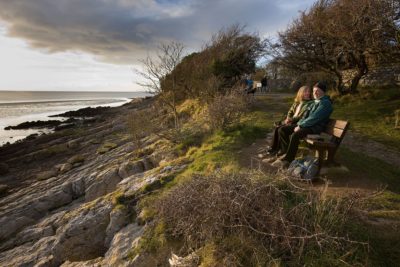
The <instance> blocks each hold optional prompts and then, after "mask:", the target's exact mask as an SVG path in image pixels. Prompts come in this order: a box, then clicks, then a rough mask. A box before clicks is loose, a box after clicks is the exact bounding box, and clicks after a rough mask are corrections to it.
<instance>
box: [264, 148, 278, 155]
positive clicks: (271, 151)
mask: <svg viewBox="0 0 400 267" xmlns="http://www.w3.org/2000/svg"><path fill="white" fill-rule="evenodd" d="M277 153H278V151H276V150H275V149H272V148H271V149H268V150H267V156H275V155H276V154H277Z"/></svg>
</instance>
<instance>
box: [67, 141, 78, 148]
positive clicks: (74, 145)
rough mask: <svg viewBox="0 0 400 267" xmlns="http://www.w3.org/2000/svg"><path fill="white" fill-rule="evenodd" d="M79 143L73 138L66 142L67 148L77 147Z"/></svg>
mask: <svg viewBox="0 0 400 267" xmlns="http://www.w3.org/2000/svg"><path fill="white" fill-rule="evenodd" d="M79 144H80V140H78V139H75V140H71V141H69V142H68V143H67V146H68V148H71V149H74V148H78V147H79Z"/></svg>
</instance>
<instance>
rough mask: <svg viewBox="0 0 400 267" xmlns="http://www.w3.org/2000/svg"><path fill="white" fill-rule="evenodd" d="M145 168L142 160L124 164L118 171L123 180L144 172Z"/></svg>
mask: <svg viewBox="0 0 400 267" xmlns="http://www.w3.org/2000/svg"><path fill="white" fill-rule="evenodd" d="M144 170H145V166H144V164H143V162H142V161H141V160H138V161H135V162H131V161H128V162H124V163H122V164H121V165H120V167H119V169H118V175H119V176H120V177H121V178H122V179H123V178H126V177H128V176H131V175H133V174H136V173H140V172H143V171H144Z"/></svg>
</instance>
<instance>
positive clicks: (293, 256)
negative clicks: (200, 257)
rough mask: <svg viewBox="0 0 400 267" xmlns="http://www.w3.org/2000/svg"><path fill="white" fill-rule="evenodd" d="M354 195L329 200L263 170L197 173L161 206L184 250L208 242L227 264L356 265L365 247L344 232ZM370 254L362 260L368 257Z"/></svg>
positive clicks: (169, 228) (167, 226) (167, 228)
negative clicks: (259, 172)
mask: <svg viewBox="0 0 400 267" xmlns="http://www.w3.org/2000/svg"><path fill="white" fill-rule="evenodd" d="M356 200H357V198H356V197H349V198H347V199H342V200H338V199H329V198H325V196H324V194H323V193H316V192H315V191H311V190H310V191H308V190H303V189H301V188H299V187H296V186H295V185H293V184H291V183H289V182H287V181H286V180H285V179H272V178H266V177H263V176H262V175H260V174H257V173H253V174H250V175H249V174H241V173H232V174H224V173H219V172H216V173H214V174H213V175H210V176H195V177H193V179H192V180H191V181H189V182H187V183H184V184H182V185H180V186H178V187H177V188H174V189H172V190H171V191H170V192H169V194H167V195H166V196H165V197H163V198H162V199H161V200H160V201H159V202H158V203H157V204H156V208H157V210H158V216H159V219H160V220H161V221H162V222H163V223H164V224H165V231H166V234H167V236H169V237H170V238H175V239H182V240H183V241H184V243H185V244H186V245H185V248H184V249H183V251H185V250H186V253H187V254H189V253H190V252H191V251H193V250H198V251H201V248H203V247H204V246H207V245H209V244H217V246H215V251H214V252H213V253H215V258H216V259H215V261H216V262H218V263H219V264H222V265H224V266H269V265H271V264H273V263H276V262H282V263H284V265H287V266H299V265H304V264H307V265H309V264H311V265H315V263H316V262H318V264H319V266H321V265H325V266H326V265H327V264H328V265H329V266H336V265H340V264H344V263H346V262H347V263H349V264H358V263H360V264H361V263H362V262H359V261H358V258H357V255H359V253H361V252H363V251H364V250H363V248H364V245H363V244H361V243H357V242H354V241H351V240H349V239H348V238H347V237H346V236H345V234H344V231H343V227H344V225H345V224H346V222H347V220H348V218H349V214H350V213H351V211H352V208H353V205H354V203H355V202H356ZM364 260H365V259H364Z"/></svg>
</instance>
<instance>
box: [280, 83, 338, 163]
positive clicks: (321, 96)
mask: <svg viewBox="0 0 400 267" xmlns="http://www.w3.org/2000/svg"><path fill="white" fill-rule="evenodd" d="M326 90H327V87H326V84H325V83H323V82H318V83H316V84H315V85H314V87H313V96H314V99H315V100H314V103H313V104H312V105H311V106H310V107H309V112H308V113H307V114H306V115H305V116H304V118H302V119H300V120H299V121H298V122H297V124H295V125H285V126H282V127H281V128H279V130H278V134H279V144H280V147H281V151H284V152H285V153H286V154H285V155H284V156H282V158H279V159H277V160H276V161H275V162H274V163H272V166H275V167H287V166H288V165H289V163H290V162H292V161H293V160H294V158H295V157H296V153H297V150H298V147H299V143H300V140H301V139H303V138H305V137H306V136H307V135H308V134H320V133H321V132H322V131H323V130H324V129H325V127H326V125H327V123H328V121H329V116H330V115H331V114H332V111H333V108H332V102H331V100H330V98H329V96H327V95H325V93H326Z"/></svg>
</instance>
